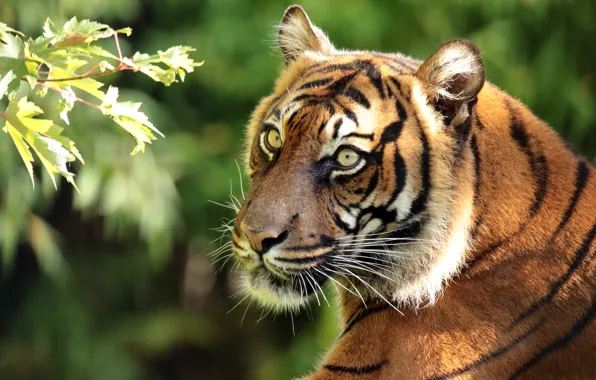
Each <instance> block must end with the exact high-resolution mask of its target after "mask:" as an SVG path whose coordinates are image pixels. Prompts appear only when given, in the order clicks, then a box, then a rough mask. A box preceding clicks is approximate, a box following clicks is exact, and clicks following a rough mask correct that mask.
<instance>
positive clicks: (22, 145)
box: [3, 123, 35, 186]
mask: <svg viewBox="0 0 596 380" xmlns="http://www.w3.org/2000/svg"><path fill="white" fill-rule="evenodd" d="M3 130H4V132H7V133H8V134H9V135H10V137H11V138H12V141H13V142H14V145H15V146H16V148H17V151H18V152H19V154H20V155H21V158H22V159H23V162H24V163H25V167H26V168H27V171H28V172H29V176H30V177H31V183H33V186H35V178H34V177H33V165H32V163H33V155H32V154H31V151H30V150H29V146H28V145H27V142H25V138H24V137H23V135H21V134H20V133H19V131H18V130H17V129H16V128H15V127H13V126H12V125H11V124H10V123H6V126H5V127H4V129H3Z"/></svg>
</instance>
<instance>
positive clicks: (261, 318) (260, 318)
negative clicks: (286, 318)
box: [255, 309, 271, 326]
mask: <svg viewBox="0 0 596 380" xmlns="http://www.w3.org/2000/svg"><path fill="white" fill-rule="evenodd" d="M263 313H265V309H263V311H262V312H261V316H260V317H259V319H257V321H256V322H255V326H256V325H258V324H259V322H261V321H262V320H263V319H265V318H267V316H268V315H269V314H270V313H271V310H269V311H268V312H267V313H266V314H265V315H263Z"/></svg>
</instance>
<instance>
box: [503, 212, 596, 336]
mask: <svg viewBox="0 0 596 380" xmlns="http://www.w3.org/2000/svg"><path fill="white" fill-rule="evenodd" d="M595 236H596V223H594V225H593V226H592V229H590V231H589V232H588V234H587V235H586V237H585V238H584V241H583V242H582V244H581V246H580V247H579V248H578V249H577V251H576V252H575V257H574V258H573V260H572V261H571V263H570V264H569V267H568V268H567V271H566V272H565V273H564V274H563V275H562V276H561V277H559V278H558V279H557V280H556V281H554V282H553V283H552V285H551V286H550V289H549V291H548V293H546V294H545V295H544V296H542V297H541V298H540V299H539V300H538V301H536V302H534V304H532V306H530V307H529V308H528V309H527V310H526V311H524V312H523V313H522V314H520V315H519V316H518V317H517V318H516V319H515V320H514V321H513V322H512V323H511V325H510V326H509V327H513V326H515V325H516V324H518V323H520V322H521V321H523V320H524V319H526V318H528V317H530V316H531V315H533V314H534V313H536V312H537V311H538V310H539V309H540V308H541V307H542V306H544V305H546V304H547V303H549V302H551V301H552V299H553V298H554V297H555V296H556V295H557V294H558V293H559V291H560V290H561V288H562V287H563V286H564V285H565V284H566V283H567V282H568V281H569V279H570V278H571V276H572V275H573V274H574V273H575V272H576V271H577V269H578V268H579V267H580V265H581V264H582V263H583V262H584V261H585V259H586V257H587V256H588V252H589V250H590V246H591V245H592V241H593V240H594V237H595Z"/></svg>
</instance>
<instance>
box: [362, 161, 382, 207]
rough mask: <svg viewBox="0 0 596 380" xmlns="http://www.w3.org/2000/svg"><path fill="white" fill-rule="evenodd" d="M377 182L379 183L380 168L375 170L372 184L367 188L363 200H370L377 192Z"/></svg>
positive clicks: (371, 180)
mask: <svg viewBox="0 0 596 380" xmlns="http://www.w3.org/2000/svg"><path fill="white" fill-rule="evenodd" d="M377 182H379V169H378V167H377V168H375V174H374V175H373V177H372V178H371V179H370V182H369V183H368V186H367V187H366V190H365V191H364V196H363V199H366V198H368V197H369V195H371V194H372V192H373V191H374V190H375V187H376V186H377Z"/></svg>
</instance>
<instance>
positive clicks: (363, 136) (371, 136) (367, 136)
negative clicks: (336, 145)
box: [344, 132, 375, 141]
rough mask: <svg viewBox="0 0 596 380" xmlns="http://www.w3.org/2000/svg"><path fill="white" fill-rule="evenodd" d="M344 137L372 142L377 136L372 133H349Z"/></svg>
mask: <svg viewBox="0 0 596 380" xmlns="http://www.w3.org/2000/svg"><path fill="white" fill-rule="evenodd" d="M344 137H358V138H361V139H367V140H370V141H372V140H374V139H375V135H374V134H372V133H358V132H351V133H348V134H347V135H345V136H344Z"/></svg>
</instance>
